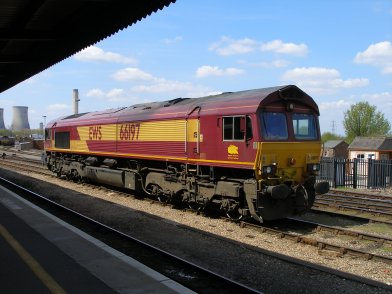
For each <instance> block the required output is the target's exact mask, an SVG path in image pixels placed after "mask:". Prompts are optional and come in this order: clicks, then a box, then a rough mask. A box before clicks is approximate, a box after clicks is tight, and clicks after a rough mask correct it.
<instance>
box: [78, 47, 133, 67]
mask: <svg viewBox="0 0 392 294" xmlns="http://www.w3.org/2000/svg"><path fill="white" fill-rule="evenodd" d="M74 58H75V59H76V60H79V61H104V62H115V63H123V64H135V63H136V60H135V59H133V58H129V57H125V56H123V55H121V54H118V53H113V52H109V51H104V50H102V49H101V48H98V47H96V46H90V47H87V48H86V49H84V50H82V51H80V52H79V53H76V54H75V55H74Z"/></svg>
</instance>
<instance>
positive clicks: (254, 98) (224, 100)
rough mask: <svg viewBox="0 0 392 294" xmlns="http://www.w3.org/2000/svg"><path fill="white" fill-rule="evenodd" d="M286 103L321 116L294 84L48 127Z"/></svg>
mask: <svg viewBox="0 0 392 294" xmlns="http://www.w3.org/2000/svg"><path fill="white" fill-rule="evenodd" d="M278 100H284V101H287V102H297V103H299V104H303V105H306V106H307V107H309V108H311V109H312V110H313V111H315V112H316V113H317V114H318V115H319V111H318V107H317V104H316V103H315V102H314V100H313V99H312V97H310V96H309V95H308V94H306V93H305V92H303V91H302V90H301V89H300V88H298V87H297V86H294V85H288V86H278V87H270V88H262V89H254V90H246V91H239V92H225V93H222V94H219V95H211V96H206V97H201V98H176V99H172V100H167V101H159V102H150V103H143V104H135V105H132V106H129V107H121V108H115V109H107V110H104V111H98V112H88V113H80V114H74V115H70V116H66V117H62V118H59V119H57V120H55V121H52V122H50V123H49V124H48V126H49V127H52V126H53V125H54V123H56V125H57V126H60V125H71V124H78V123H112V122H117V121H119V122H121V121H126V120H129V119H132V120H134V121H137V120H150V119H169V118H170V119H173V118H179V119H180V118H182V119H183V118H186V117H189V116H195V115H198V114H199V113H203V114H205V113H207V114H211V115H213V114H220V115H234V114H244V113H254V112H256V111H257V109H258V108H259V107H262V106H265V105H268V104H270V103H272V102H275V101H278Z"/></svg>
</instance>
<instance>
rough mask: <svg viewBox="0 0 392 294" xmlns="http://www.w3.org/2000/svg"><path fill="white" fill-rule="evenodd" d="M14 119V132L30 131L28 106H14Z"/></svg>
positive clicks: (12, 126) (12, 127) (12, 125)
mask: <svg viewBox="0 0 392 294" xmlns="http://www.w3.org/2000/svg"><path fill="white" fill-rule="evenodd" d="M12 110H13V118H12V124H11V129H12V130H13V131H21V130H30V124H29V118H28V114H27V111H28V107H27V106H13V107H12Z"/></svg>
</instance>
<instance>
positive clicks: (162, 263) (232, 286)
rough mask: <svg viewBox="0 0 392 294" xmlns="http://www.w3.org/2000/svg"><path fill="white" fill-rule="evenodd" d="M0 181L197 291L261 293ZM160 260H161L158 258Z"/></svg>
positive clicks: (0, 179) (67, 220) (58, 215)
mask: <svg viewBox="0 0 392 294" xmlns="http://www.w3.org/2000/svg"><path fill="white" fill-rule="evenodd" d="M0 184H1V185H2V186H4V187H6V188H8V189H9V190H11V191H13V192H14V193H17V194H18V195H19V196H22V197H23V198H25V199H27V200H28V201H30V202H32V203H34V204H35V205H37V206H39V207H41V208H43V209H45V210H47V211H49V212H50V213H52V214H54V215H55V216H57V217H59V218H61V219H63V220H64V221H66V222H68V223H70V224H72V225H73V226H75V227H77V228H79V229H80V230H82V231H85V232H88V233H89V234H90V235H93V237H95V238H97V239H99V240H101V241H103V242H105V243H106V244H108V245H109V246H110V247H112V248H115V249H116V250H118V251H120V252H122V253H124V254H126V255H128V256H131V257H132V258H135V259H137V260H138V261H140V262H141V263H143V264H145V265H147V266H149V267H151V268H153V269H154V270H156V271H158V272H160V273H162V274H163V275H165V276H167V277H169V278H171V279H173V280H175V281H177V282H178V283H180V284H182V285H184V286H186V287H188V288H190V289H192V290H194V291H196V292H197V293H259V292H258V291H256V290H253V289H251V288H249V287H247V286H245V285H242V284H240V283H238V282H236V281H233V280H230V279H228V278H225V277H223V276H221V275H218V274H215V273H214V272H212V271H209V270H208V269H206V268H203V267H200V266H197V265H195V264H193V263H190V262H187V261H186V260H184V259H182V258H179V257H177V256H175V255H173V254H172V253H169V252H167V251H164V250H162V249H159V248H157V247H155V246H152V245H150V244H147V243H145V242H143V241H140V240H138V239H136V238H133V237H131V236H129V235H126V234H124V233H121V232H120V231H118V230H115V229H113V228H111V227H109V226H107V225H104V224H102V223H100V222H97V221H96V220H93V219H91V218H89V217H86V216H84V215H82V214H80V213H78V212H76V211H74V210H71V209H69V208H67V207H64V206H62V205H59V204H57V203H55V202H53V201H51V200H49V199H47V198H45V197H43V196H41V195H39V194H37V193H35V192H32V191H29V190H27V189H25V188H23V187H21V186H19V185H17V184H15V183H12V182H10V181H8V180H6V179H4V178H0ZM157 260H159V262H156V261H157Z"/></svg>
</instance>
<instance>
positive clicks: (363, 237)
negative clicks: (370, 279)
mask: <svg viewBox="0 0 392 294" xmlns="http://www.w3.org/2000/svg"><path fill="white" fill-rule="evenodd" d="M3 163H4V162H3ZM6 166H7V167H12V168H18V169H20V170H22V171H28V172H35V173H39V174H44V175H49V176H51V177H55V176H54V175H53V174H52V173H50V172H46V171H45V170H44V167H42V165H41V166H38V170H37V166H31V165H30V164H28V165H26V164H21V163H18V164H15V163H10V162H7V163H6ZM39 169H42V170H43V171H40V170H39ZM83 185H85V186H88V187H92V188H94V189H96V188H99V189H105V190H107V192H108V193H113V192H115V193H118V194H123V196H129V194H128V193H123V192H121V191H118V190H112V189H111V188H110V187H103V186H99V187H97V186H95V185H91V184H86V183H84V184H83ZM334 197H338V195H336V196H334ZM148 201H150V202H153V203H159V202H158V201H153V200H148ZM164 205H165V204H164ZM290 221H291V222H295V225H293V226H291V232H289V231H288V230H287V229H276V228H272V227H266V226H260V225H258V224H254V223H249V222H240V226H241V227H245V226H251V227H254V228H257V229H258V230H259V231H261V232H267V233H271V234H274V235H276V236H279V237H280V238H286V239H292V240H293V241H295V242H299V243H304V244H308V245H312V246H316V247H317V248H318V249H319V250H320V251H319V253H320V254H323V253H324V252H326V251H334V252H336V256H343V255H347V256H348V255H350V256H360V257H363V258H365V259H368V260H370V259H372V260H381V261H384V262H387V263H391V264H392V257H389V256H382V255H378V254H373V253H370V252H369V251H364V250H359V249H354V248H352V247H348V246H343V245H336V244H333V243H330V242H326V241H322V240H317V239H315V238H312V237H310V236H308V235H302V234H301V233H298V232H299V231H301V228H303V227H304V225H306V226H308V227H309V226H312V229H311V231H312V232H314V231H328V232H333V233H334V235H335V236H336V237H339V236H341V235H345V236H351V237H353V238H354V237H355V238H356V239H358V240H360V241H361V242H363V241H371V242H373V243H375V244H377V245H378V246H387V247H388V246H389V247H390V251H392V238H389V237H385V236H376V235H372V234H367V233H365V232H354V231H350V230H347V229H344V228H336V227H332V226H326V225H322V224H319V223H316V222H310V221H304V220H299V219H295V220H294V219H290ZM285 226H287V224H285ZM293 230H295V231H297V232H292V231H293ZM357 247H358V246H357ZM321 250H324V251H321ZM391 256H392V254H391Z"/></svg>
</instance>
